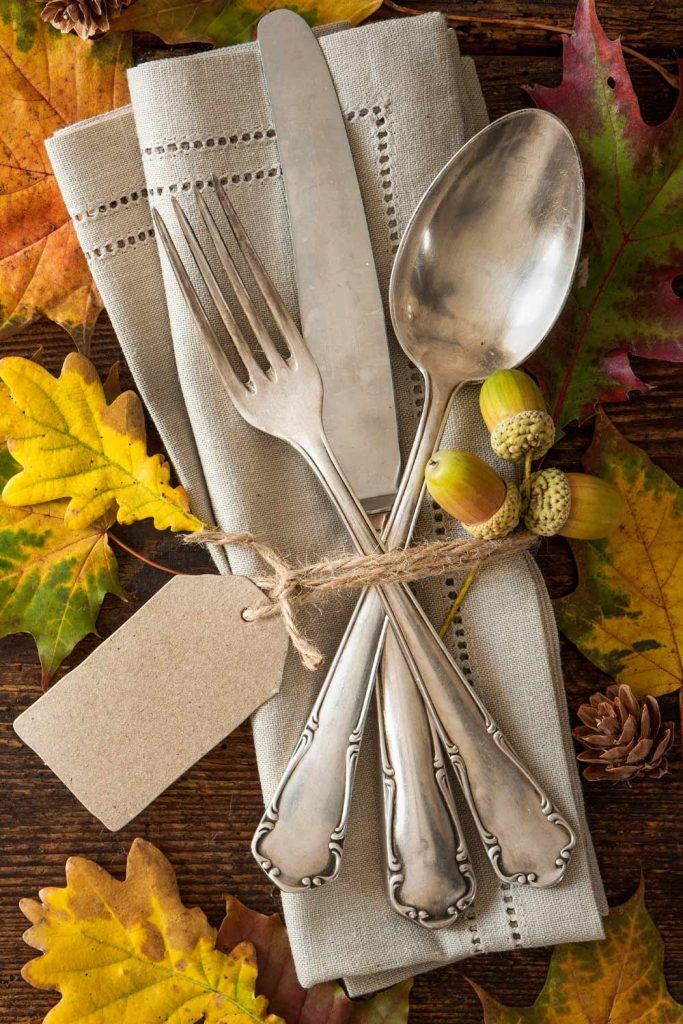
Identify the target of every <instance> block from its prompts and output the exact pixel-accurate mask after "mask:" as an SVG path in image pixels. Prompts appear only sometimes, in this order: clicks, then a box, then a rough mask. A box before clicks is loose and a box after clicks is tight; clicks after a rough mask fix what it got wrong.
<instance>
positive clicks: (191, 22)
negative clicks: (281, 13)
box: [116, 0, 381, 46]
mask: <svg viewBox="0 0 683 1024" xmlns="http://www.w3.org/2000/svg"><path fill="white" fill-rule="evenodd" d="M380 6H381V0H319V2H315V0H300V2H299V3H287V2H286V0H275V2H274V3H273V2H270V0H253V2H252V3H244V2H243V0H176V2H175V3H173V4H169V3H168V2H167V0H136V3H134V4H131V5H130V7H127V8H126V10H125V11H124V12H123V14H122V15H121V17H120V18H117V19H116V29H117V31H125V30H127V29H132V30H133V31H136V32H151V33H152V35H155V36H159V38H160V39H163V40H164V41H165V42H167V43H191V42H204V43H213V44H214V46H231V45H232V44H233V43H246V42H248V41H249V40H250V39H251V38H252V37H253V34H254V30H255V28H256V24H257V22H258V20H259V18H260V17H261V16H262V15H263V14H266V13H267V12H268V11H273V10H277V9H278V8H280V7H286V8H288V9H289V10H293V11H297V12H298V13H299V14H300V15H301V16H302V17H304V18H305V19H306V21H307V22H308V23H309V25H326V24H328V23H330V22H333V21H350V22H351V24H352V25H358V24H359V23H360V22H361V21H364V20H365V18H369V17H370V15H371V14H373V13H374V12H375V11H376V10H377V8H378V7H380Z"/></svg>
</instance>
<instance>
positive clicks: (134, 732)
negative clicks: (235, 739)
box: [14, 575, 288, 832]
mask: <svg viewBox="0 0 683 1024" xmlns="http://www.w3.org/2000/svg"><path fill="white" fill-rule="evenodd" d="M259 596H260V591H259V590H258V588H257V587H256V585H255V584H254V583H252V582H251V580H249V579H247V578H246V577H244V576H208V575H207V576H177V577H175V578H174V579H173V580H171V582H170V583H167V584H166V586H165V587H163V588H162V589H161V590H160V591H159V592H158V593H157V594H155V596H154V597H153V598H152V599H151V600H150V601H148V602H147V604H145V605H144V607H142V608H141V609H140V611H138V612H136V614H135V615H133V616H131V618H130V619H129V620H128V621H127V622H126V623H125V625H123V626H122V627H121V628H120V629H119V630H117V631H116V633H114V634H113V635H112V636H110V637H109V638H108V639H107V640H105V641H104V642H103V643H102V644H100V646H99V647H98V648H97V650H96V651H94V652H93V653H92V654H91V655H90V657H89V658H86V660H85V661H84V662H83V663H82V664H81V665H79V666H78V668H76V669H74V670H73V672H70V673H69V674H68V675H66V676H64V678H63V679H61V680H60V681H59V682H58V683H56V684H55V686H54V687H53V688H52V689H51V690H49V691H48V692H47V693H46V694H45V695H44V696H43V697H41V698H40V699H39V700H37V701H36V703H35V704H33V705H32V706H31V707H30V708H28V710H27V711H25V712H24V713H23V714H22V715H20V716H19V717H18V718H17V719H16V721H15V722H14V729H15V731H16V733H17V735H18V736H20V738H21V739H22V740H23V741H24V743H27V744H28V746H29V747H31V748H32V749H33V750H35V752H36V753H37V754H38V755H39V756H40V757H41V758H42V760H43V761H44V762H45V764H46V765H47V766H48V767H49V768H51V769H52V771H53V772H54V773H55V775H57V777H58V778H59V779H61V781H62V782H63V783H64V784H65V785H66V786H68V788H69V789H70V790H71V792H72V793H73V794H74V796H76V797H77V798H78V800H80V801H81V803H82V804H83V805H84V806H85V807H86V808H87V809H88V810H89V811H90V812H91V813H92V814H94V815H95V816H96V817H98V818H99V819H100V821H101V822H102V823H103V824H104V825H106V827H107V828H108V829H111V831H112V832H115V831H116V830H117V829H120V828H123V826H124V825H127V824H128V822H129V821H130V820H131V819H132V818H134V817H135V816H136V815H137V814H139V813H140V811H142V810H144V808H145V807H147V805H148V804H150V803H151V802H152V800H154V799H155V798H156V797H157V796H159V794H160V793H162V792H163V791H164V790H165V789H167V788H168V786H170V785H171V783H172V782H174V781H175V780H176V779H177V778H178V776H180V775H182V773H183V772H184V771H186V770H187V769H188V768H190V767H191V766H192V765H193V764H194V763H195V762H196V761H198V760H199V759H200V758H201V757H203V756H204V754H206V753H208V751H209V750H211V748H212V747H214V746H215V745H216V744H217V743H220V741H221V740H222V739H224V738H225V737H226V736H227V735H228V733H231V732H232V731H233V730H234V729H236V728H237V726H238V725H239V724H240V723H241V722H243V721H244V720H245V719H246V718H248V717H249V715H250V714H251V713H252V712H253V711H255V710H256V708H257V707H259V706H260V705H261V704H263V703H264V701H266V700H268V698H269V697H272V696H273V694H275V693H277V691H278V690H279V689H280V683H281V680H282V672H283V669H284V664H285V657H286V654H287V643H288V640H287V633H286V631H285V628H284V626H283V624H282V620H281V619H280V618H279V617H277V616H275V617H273V618H269V619H260V620H259V621H257V622H245V621H244V620H243V619H242V611H243V609H244V608H246V607H248V606H251V605H253V604H255V603H256V602H257V600H258V598H259Z"/></svg>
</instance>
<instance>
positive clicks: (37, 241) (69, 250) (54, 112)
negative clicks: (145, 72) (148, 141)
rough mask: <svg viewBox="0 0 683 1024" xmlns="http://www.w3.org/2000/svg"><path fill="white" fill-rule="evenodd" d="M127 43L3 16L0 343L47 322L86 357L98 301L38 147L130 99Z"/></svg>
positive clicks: (15, 2) (6, 3) (9, 11)
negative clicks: (82, 36)
mask: <svg viewBox="0 0 683 1024" xmlns="http://www.w3.org/2000/svg"><path fill="white" fill-rule="evenodd" d="M131 40H132V37H131V35H130V34H129V33H126V34H122V33H119V32H110V33H108V34H107V35H106V36H104V37H103V38H102V39H98V40H96V41H94V42H93V41H88V42H84V41H83V40H81V39H78V38H77V37H76V36H75V35H72V34H69V35H61V34H60V33H59V32H58V31H56V30H55V29H54V28H52V27H51V26H49V25H46V24H45V23H44V22H43V21H41V18H40V4H38V3H35V2H33V0H31V2H27V0H3V2H2V5H1V7H0V94H2V117H1V118H0V337H1V336H3V335H7V334H11V333H12V332H13V331H16V330H18V329H20V328H21V327H23V326H24V325H26V324H28V323H30V322H31V321H32V320H35V319H36V318H37V317H39V316H41V315H42V316H46V317H49V318H50V319H51V320H54V321H55V322H56V323H58V324H61V325H62V326H63V327H65V328H66V330H67V331H69V333H70V334H71V336H72V337H73V339H74V341H75V342H76V345H77V346H78V347H79V348H81V349H84V350H85V349H87V345H88V342H89V338H90V335H91V333H92V329H93V327H94V325H95V321H96V320H97V317H98V315H99V313H100V310H101V308H102V302H101V299H100V297H99V294H98V292H97V289H96V287H95V285H94V282H93V280H92V278H91V276H90V271H89V269H88V265H87V263H86V260H85V257H84V255H83V252H82V251H81V247H80V245H79V244H78V241H77V239H76V234H75V232H74V229H73V226H72V224H71V221H70V219H69V215H68V213H67V210H66V207H65V205H64V202H63V200H62V196H61V193H60V191H59V187H58V186H57V182H56V181H55V177H54V174H53V172H52V166H51V164H50V161H49V160H48V157H47V153H46V151H45V146H44V144H43V143H44V140H45V139H46V138H47V137H48V136H50V135H52V134H53V133H54V132H56V131H58V130H59V129H60V128H64V127H65V126H66V125H68V124H71V123H72V122H73V121H78V120H80V119H82V118H86V117H92V116H93V115H95V114H99V113H101V112H102V111H105V110H110V109H111V108H112V107H117V106H120V105H121V104H123V103H125V102H126V99H127V95H128V92H127V85H126V68H127V67H128V65H129V64H130V63H131V47H132V42H131Z"/></svg>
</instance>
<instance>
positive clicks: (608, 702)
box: [573, 685, 674, 782]
mask: <svg viewBox="0 0 683 1024" xmlns="http://www.w3.org/2000/svg"><path fill="white" fill-rule="evenodd" d="M578 715H579V718H580V719H581V721H582V722H583V725H580V726H577V727H576V728H575V729H574V730H573V732H574V736H575V737H576V739H577V740H578V741H579V743H581V744H582V745H583V746H584V747H585V748H586V749H585V750H582V751H581V753H580V754H578V755H577V757H578V760H579V761H580V762H581V764H585V765H587V767H586V768H584V771H583V777H584V779H588V780H589V781H590V782H604V781H609V780H610V779H612V780H613V781H615V782H617V781H619V780H620V779H630V778H632V777H633V776H634V775H638V774H639V773H640V772H654V773H655V778H660V777H661V776H662V775H666V773H667V771H668V766H667V760H666V752H667V750H668V749H669V747H670V746H671V743H672V742H673V737H674V727H673V722H665V723H664V724H662V716H661V714H660V710H659V704H658V703H657V701H656V699H655V698H654V697H649V696H648V697H646V698H645V699H644V700H643V701H639V700H638V698H637V697H636V696H635V695H634V693H633V691H632V690H631V687H630V686H626V685H621V686H617V685H613V686H608V687H607V695H605V694H604V693H594V694H593V696H592V697H591V698H590V702H589V703H588V704H582V705H581V707H580V708H579V712H578Z"/></svg>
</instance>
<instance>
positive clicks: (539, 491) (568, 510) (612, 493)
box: [524, 468, 626, 540]
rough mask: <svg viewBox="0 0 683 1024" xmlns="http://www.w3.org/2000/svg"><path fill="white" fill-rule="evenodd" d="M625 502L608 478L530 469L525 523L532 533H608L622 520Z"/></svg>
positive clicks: (591, 536)
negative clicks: (531, 471)
mask: <svg viewBox="0 0 683 1024" xmlns="http://www.w3.org/2000/svg"><path fill="white" fill-rule="evenodd" d="M625 512H626V506H625V504H624V499H623V498H622V496H621V494H620V492H619V491H618V490H617V488H616V487H615V486H614V484H611V483H609V482H608V481H607V480H602V479H601V478H600V477H599V476H589V475H588V474H587V473H563V472H562V470H561V469H554V468H549V469H542V470H540V472H538V473H532V475H531V484H530V490H529V503H528V506H527V509H526V513H525V516H524V523H525V525H526V527H527V529H529V530H531V532H532V533H536V534H539V535H540V536H542V537H552V536H553V535H554V534H557V533H559V534H560V535H561V536H562V537H572V538H574V539H575V540H599V539H600V538H601V537H607V536H608V535H609V534H610V533H612V532H613V530H616V528H617V526H619V524H620V523H621V522H622V520H623V518H624V514H625Z"/></svg>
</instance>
